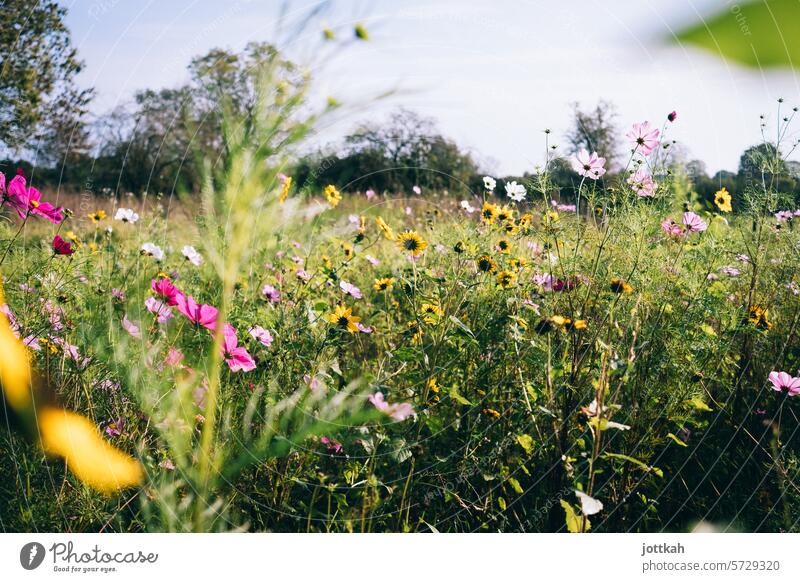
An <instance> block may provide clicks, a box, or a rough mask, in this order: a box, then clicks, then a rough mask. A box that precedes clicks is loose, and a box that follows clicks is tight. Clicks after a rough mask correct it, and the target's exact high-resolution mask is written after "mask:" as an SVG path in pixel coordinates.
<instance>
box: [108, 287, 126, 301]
mask: <svg viewBox="0 0 800 582" xmlns="http://www.w3.org/2000/svg"><path fill="white" fill-rule="evenodd" d="M111 297H113V298H114V299H116V300H117V301H119V302H120V303H125V299H126V295H125V291H123V290H122V289H117V288H116V287H114V288H113V289H111Z"/></svg>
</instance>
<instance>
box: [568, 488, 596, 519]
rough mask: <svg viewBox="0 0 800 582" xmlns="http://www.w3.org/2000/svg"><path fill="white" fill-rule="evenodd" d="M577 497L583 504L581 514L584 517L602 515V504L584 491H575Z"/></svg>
mask: <svg viewBox="0 0 800 582" xmlns="http://www.w3.org/2000/svg"><path fill="white" fill-rule="evenodd" d="M575 495H576V496H577V497H578V499H579V500H580V502H581V513H583V515H587V516H588V515H594V514H595V513H600V512H601V511H602V510H603V504H602V502H600V501H598V500H597V499H595V498H594V497H589V496H588V495H586V493H584V492H583V491H578V490H577V489H576V490H575Z"/></svg>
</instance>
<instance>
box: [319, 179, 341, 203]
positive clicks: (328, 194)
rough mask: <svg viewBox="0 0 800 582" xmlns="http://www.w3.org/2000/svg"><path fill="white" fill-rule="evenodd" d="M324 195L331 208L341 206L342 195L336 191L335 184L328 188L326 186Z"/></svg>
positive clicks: (329, 185)
mask: <svg viewBox="0 0 800 582" xmlns="http://www.w3.org/2000/svg"><path fill="white" fill-rule="evenodd" d="M323 194H325V199H326V200H327V201H328V205H329V206H330V207H331V208H336V207H337V206H338V205H339V202H341V201H342V194H341V193H340V192H339V191H338V190H337V189H336V186H334V185H333V184H328V185H327V186H325V190H324V191H323Z"/></svg>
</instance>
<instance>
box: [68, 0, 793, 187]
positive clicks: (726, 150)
mask: <svg viewBox="0 0 800 582" xmlns="http://www.w3.org/2000/svg"><path fill="white" fill-rule="evenodd" d="M61 4H62V5H63V6H65V7H67V8H68V9H69V12H68V16H67V23H68V25H69V26H70V29H71V30H72V35H73V42H74V44H75V45H76V47H77V49H78V52H79V55H80V56H81V58H82V59H83V60H84V61H85V62H86V68H85V70H84V71H83V72H82V73H81V75H80V78H79V82H80V83H81V84H83V85H86V86H93V87H95V88H96V91H97V98H96V100H95V102H94V104H93V109H94V111H95V112H96V113H103V112H104V111H108V110H109V109H111V108H113V107H114V106H116V105H118V104H120V103H125V102H126V101H129V100H130V99H131V97H132V95H133V94H134V92H135V91H137V90H140V89H145V88H161V87H174V86H177V85H180V84H181V83H183V82H185V81H186V80H187V73H186V66H187V64H188V63H189V61H190V59H191V57H192V56H193V55H197V54H201V53H204V52H205V51H207V50H209V49H211V48H214V47H222V48H229V49H234V50H238V49H241V48H242V47H244V45H245V44H246V43H247V42H249V41H253V40H259V41H272V42H276V41H277V42H278V44H279V46H281V47H282V48H283V49H284V50H285V51H286V53H287V54H288V55H289V56H290V57H291V58H292V59H294V60H295V61H297V62H299V63H302V64H304V65H306V66H308V67H309V68H310V69H311V71H312V73H313V76H314V78H315V83H316V91H317V93H318V94H319V95H332V96H335V97H336V98H337V100H338V101H340V102H342V103H344V104H345V105H350V107H348V108H347V109H346V111H347V112H348V113H347V115H343V116H339V117H338V118H337V119H336V120H335V121H333V122H329V123H328V125H326V126H325V127H323V128H321V131H320V132H319V134H318V135H316V136H315V138H314V139H315V140H316V142H317V143H319V144H320V145H322V144H325V143H329V142H335V141H336V140H337V139H340V138H341V137H342V136H343V135H346V133H347V132H348V131H349V130H351V129H352V128H353V127H354V126H355V125H357V124H358V123H360V122H363V121H374V120H380V119H382V118H383V117H385V116H386V115H387V114H388V112H389V111H391V110H392V109H394V108H396V107H399V106H402V107H406V108H409V109H412V110H414V111H416V112H418V113H420V114H422V115H424V116H429V117H432V118H434V119H435V120H436V121H437V124H438V127H439V129H440V130H441V132H442V133H443V134H444V135H446V136H448V137H449V138H451V139H454V140H455V141H456V142H457V143H458V144H459V145H461V146H463V147H464V148H465V149H467V150H468V151H470V152H472V153H474V154H475V156H476V158H477V159H478V160H479V161H480V162H481V165H482V166H483V169H485V170H486V171H488V172H491V173H494V174H496V175H504V174H521V173H522V172H523V171H526V170H527V171H530V170H532V169H533V168H534V167H535V166H536V165H538V164H540V163H541V162H542V161H543V159H544V155H545V154H544V151H545V141H544V140H545V134H544V130H545V129H546V128H547V129H550V130H551V131H552V134H551V136H550V139H551V144H552V143H555V144H557V145H559V146H560V148H561V149H565V145H566V143H565V140H564V134H565V132H566V130H567V129H568V127H569V124H570V120H571V104H572V103H574V102H579V103H581V104H582V105H584V106H585V107H591V106H593V105H594V104H596V103H597V102H598V101H599V100H600V99H604V100H607V101H610V102H612V103H614V104H615V106H616V108H617V111H618V114H619V117H618V122H619V125H620V127H621V128H622V129H623V133H624V130H626V129H627V128H628V126H630V125H631V124H632V123H634V122H638V121H643V120H649V121H651V122H652V123H655V124H656V125H658V126H660V125H661V124H662V122H663V120H664V119H665V117H666V115H667V114H668V113H669V112H670V111H673V110H676V111H677V112H678V119H677V121H676V122H675V123H674V124H672V125H671V126H670V128H669V138H670V139H675V140H677V141H678V142H679V143H680V144H681V145H682V147H684V148H685V149H686V150H687V152H688V156H689V157H690V158H700V159H702V160H703V161H704V162H705V163H706V165H707V167H708V169H709V171H710V173H712V174H713V173H714V172H715V171H717V170H720V169H731V170H735V169H736V168H737V166H738V161H739V156H740V155H741V153H742V151H743V150H744V149H745V148H746V147H748V146H750V145H753V144H754V143H759V142H760V141H761V133H760V126H759V123H760V120H759V115H760V114H764V115H765V116H766V120H767V123H768V124H773V125H774V122H775V121H776V107H777V99H778V98H779V97H784V98H785V99H786V105H788V106H789V107H791V106H792V105H795V104H797V105H800V84H798V76H797V74H796V73H795V72H792V71H771V72H765V71H760V70H752V69H746V68H743V67H740V66H738V65H736V64H733V63H729V62H726V61H724V60H722V59H721V58H719V57H716V56H713V55H709V54H707V53H704V52H702V51H700V50H697V49H693V48H691V47H687V46H680V45H677V44H674V43H671V42H669V39H670V38H671V35H672V32H673V31H676V30H678V29H679V28H680V27H681V26H682V25H684V24H686V23H691V22H694V21H697V20H699V19H700V18H702V17H704V16H708V15H711V14H713V13H714V12H715V10H719V9H720V7H723V9H726V7H727V9H730V6H732V5H734V3H733V0H613V1H608V0H605V1H603V0H569V1H561V2H555V1H553V0H527V1H526V0H469V1H466V0H461V1H455V0H404V1H402V2H398V1H394V2H393V1H390V0H374V1H372V2H368V1H363V0H355V1H353V0H351V1H349V2H346V1H341V2H335V1H334V2H332V3H331V4H330V5H329V6H327V7H326V8H325V9H324V10H323V11H322V13H321V14H316V15H314V16H312V17H311V18H310V19H308V22H307V24H306V27H305V28H304V29H303V30H300V31H297V30H296V29H294V28H292V27H290V26H287V25H284V26H282V27H278V25H277V24H278V17H279V13H280V6H281V5H282V4H283V2H280V1H278V0H272V1H261V0H231V1H227V2H219V1H216V0H140V1H139V2H130V1H128V2H125V1H122V0H62V1H61ZM319 4H320V3H319V2H316V1H310V0H305V1H295V2H291V3H290V4H289V13H288V15H287V16H286V18H285V19H284V21H283V22H285V23H289V24H291V23H293V22H296V21H298V20H306V19H307V17H308V15H309V14H310V13H311V11H313V10H314V8H315V7H317V6H319ZM356 22H361V23H363V24H364V25H365V26H366V28H367V29H368V30H369V32H370V40H369V41H368V42H365V43H363V42H362V43H355V42H351V43H348V44H347V45H346V46H341V47H338V48H336V49H333V48H332V47H330V46H327V45H325V46H323V45H322V43H321V42H320V38H321V30H322V28H323V27H324V26H327V27H330V28H331V29H333V30H334V31H335V32H336V33H337V35H339V37H340V38H350V37H351V36H352V27H353V25H354V24H355V23H356ZM386 91H392V92H393V93H392V95H391V96H390V97H388V98H386V99H380V100H376V99H375V97H376V96H378V95H381V94H383V93H385V92H386ZM798 136H800V134H798ZM796 137H797V136H796Z"/></svg>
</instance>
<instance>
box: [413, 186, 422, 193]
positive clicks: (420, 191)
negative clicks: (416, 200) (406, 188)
mask: <svg viewBox="0 0 800 582" xmlns="http://www.w3.org/2000/svg"><path fill="white" fill-rule="evenodd" d="M411 189H412V190H413V191H414V194H417V195H419V194H422V188H420V187H419V186H414V187H413V188H411Z"/></svg>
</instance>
